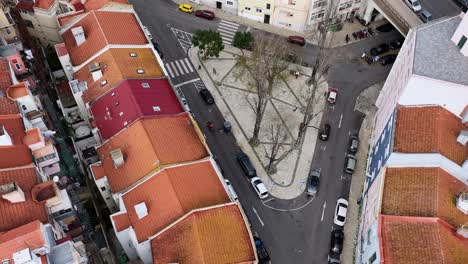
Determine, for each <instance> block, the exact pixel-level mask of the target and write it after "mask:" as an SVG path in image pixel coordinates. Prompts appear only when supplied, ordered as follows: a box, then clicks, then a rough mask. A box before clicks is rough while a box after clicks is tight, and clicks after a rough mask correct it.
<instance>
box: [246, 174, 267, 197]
mask: <svg viewBox="0 0 468 264" xmlns="http://www.w3.org/2000/svg"><path fill="white" fill-rule="evenodd" d="M250 183H251V184H252V187H253V188H254V190H255V192H256V193H257V195H258V197H260V199H264V198H267V197H268V195H269V194H268V190H267V188H266V186H265V184H263V182H262V180H260V178H258V177H253V178H252V179H250Z"/></svg>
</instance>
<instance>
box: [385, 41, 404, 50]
mask: <svg viewBox="0 0 468 264" xmlns="http://www.w3.org/2000/svg"><path fill="white" fill-rule="evenodd" d="M403 42H405V39H404V38H399V39H396V40H394V41H392V42H390V45H389V46H390V49H391V50H397V49H399V48H401V46H403Z"/></svg>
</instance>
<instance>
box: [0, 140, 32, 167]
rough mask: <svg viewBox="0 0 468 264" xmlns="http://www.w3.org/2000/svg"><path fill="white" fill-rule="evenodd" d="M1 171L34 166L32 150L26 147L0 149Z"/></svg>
mask: <svg viewBox="0 0 468 264" xmlns="http://www.w3.org/2000/svg"><path fill="white" fill-rule="evenodd" d="M0 157H2V158H1V159H0V169H5V168H15V167H20V166H25V165H29V164H32V162H33V160H32V156H31V150H30V149H29V148H28V147H27V146H26V145H16V146H10V147H0Z"/></svg>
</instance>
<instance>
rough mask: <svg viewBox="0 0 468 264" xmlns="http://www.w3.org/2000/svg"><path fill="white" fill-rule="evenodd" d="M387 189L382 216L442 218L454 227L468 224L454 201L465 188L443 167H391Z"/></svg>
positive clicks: (387, 176)
mask: <svg viewBox="0 0 468 264" xmlns="http://www.w3.org/2000/svg"><path fill="white" fill-rule="evenodd" d="M384 186H385V188H384V190H383V199H382V214H385V215H402V216H430V217H439V218H441V219H442V220H444V221H446V222H448V223H449V224H451V225H453V226H459V225H462V224H464V223H467V222H468V215H465V214H463V213H462V212H461V211H460V210H458V209H457V208H456V206H455V203H454V200H453V199H454V197H455V196H458V195H459V194H460V191H461V190H463V188H464V187H465V185H464V184H463V183H462V182H461V181H459V180H457V179H456V178H455V177H453V176H452V175H450V174H449V173H447V172H446V171H444V170H442V169H440V168H389V169H387V171H386V173H385V184H384Z"/></svg>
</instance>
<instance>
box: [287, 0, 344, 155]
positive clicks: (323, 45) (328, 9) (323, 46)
mask: <svg viewBox="0 0 468 264" xmlns="http://www.w3.org/2000/svg"><path fill="white" fill-rule="evenodd" d="M338 2H339V1H337V0H328V1H327V2H326V6H324V15H323V17H322V18H321V20H320V22H319V23H318V24H317V29H316V30H315V31H314V35H313V38H314V39H315V41H316V42H317V49H318V52H317V57H316V58H315V61H314V63H313V65H312V67H311V68H312V75H311V77H310V78H309V79H308V80H307V87H306V91H305V92H304V96H303V97H304V99H305V100H304V101H305V106H304V107H303V109H302V111H301V112H302V113H303V114H304V116H303V119H302V122H301V123H300V125H299V131H298V135H297V139H296V142H295V145H296V146H299V145H300V143H301V142H302V140H303V138H304V135H305V132H306V129H307V126H308V125H309V123H310V121H311V120H312V119H313V118H314V117H315V116H316V113H314V105H315V103H316V93H317V89H318V87H319V86H320V84H322V83H323V82H324V81H325V79H324V75H325V74H326V73H327V71H328V68H329V67H330V63H331V58H332V51H331V49H330V43H331V38H330V34H329V29H330V27H331V26H332V25H333V24H334V23H336V22H337V6H338Z"/></svg>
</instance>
